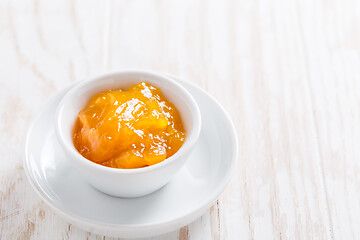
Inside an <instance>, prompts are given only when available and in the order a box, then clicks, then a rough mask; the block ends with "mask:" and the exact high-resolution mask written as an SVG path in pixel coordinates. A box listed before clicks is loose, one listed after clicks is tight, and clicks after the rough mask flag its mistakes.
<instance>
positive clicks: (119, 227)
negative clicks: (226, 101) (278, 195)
mask: <svg viewBox="0 0 360 240" xmlns="http://www.w3.org/2000/svg"><path fill="white" fill-rule="evenodd" d="M167 76H169V77H171V78H172V79H174V80H175V81H177V82H178V83H179V84H181V85H182V86H183V87H185V88H186V86H184V84H185V85H186V84H188V85H191V86H192V87H194V88H195V89H196V90H197V91H200V92H201V93H202V94H205V95H206V96H207V97H208V98H210V99H211V100H212V101H213V102H214V103H215V104H216V105H217V107H219V108H220V110H221V111H222V112H223V114H224V120H225V121H226V122H227V125H228V128H229V129H230V131H231V132H232V133H233V134H232V139H231V142H232V143H233V144H232V146H233V148H232V154H231V156H232V157H231V162H230V165H229V168H228V169H227V173H225V177H224V178H223V180H222V182H221V184H219V185H218V187H217V188H216V191H214V193H213V194H212V195H211V196H210V197H207V200H206V201H205V203H203V204H201V205H200V207H198V208H197V209H196V210H195V211H191V212H188V213H186V214H185V215H183V216H180V217H176V218H174V219H171V220H166V221H162V222H153V223H146V224H116V223H106V222H101V221H96V220H92V219H88V218H85V217H82V216H79V215H77V214H75V213H73V212H71V211H70V210H68V209H66V208H63V207H61V206H59V205H58V204H57V203H56V202H54V201H52V199H51V198H50V197H48V196H47V195H46V193H45V192H44V191H43V189H42V188H41V187H40V186H39V184H38V183H37V180H36V179H35V178H34V177H33V176H32V174H30V157H29V154H30V153H29V151H30V150H29V141H30V135H31V133H32V132H33V129H34V127H35V125H36V123H37V122H38V121H39V120H40V118H41V116H42V115H43V114H44V113H45V112H46V111H47V110H48V108H49V106H51V105H52V104H53V102H54V101H55V99H56V98H58V97H59V96H61V95H65V94H66V92H68V91H69V90H70V89H71V88H72V87H74V86H76V85H77V84H79V83H80V82H82V81H79V82H77V83H74V84H71V85H70V86H68V87H65V88H64V89H63V90H61V91H59V92H58V93H56V94H55V95H54V96H52V97H51V98H50V99H49V100H48V101H47V102H46V104H45V105H44V106H43V107H42V108H41V111H39V113H38V114H37V115H36V117H35V118H34V119H33V120H32V121H31V124H30V127H29V129H28V132H27V136H26V142H25V158H24V161H23V163H24V170H25V174H26V176H27V178H28V180H29V182H30V184H31V186H32V188H33V189H34V190H35V192H36V193H37V194H38V196H40V198H41V199H42V200H43V201H44V202H46V203H47V204H48V205H49V206H50V207H51V208H52V209H53V210H54V211H55V212H57V213H58V214H59V215H61V216H63V217H64V218H65V219H67V220H69V221H70V222H75V223H78V224H80V225H82V226H87V228H89V227H90V228H92V229H102V230H105V231H106V230H111V231H114V230H115V231H116V232H128V233H129V232H135V231H139V230H140V229H142V230H150V229H157V228H164V227H168V228H169V229H170V228H175V226H179V225H182V224H183V225H186V224H188V223H189V222H191V220H195V218H197V217H199V216H201V215H200V214H201V213H203V212H204V211H205V210H207V209H208V208H210V207H211V206H212V204H213V203H214V202H216V201H217V199H218V198H219V196H220V195H221V194H222V193H223V192H224V190H225V188H226V186H227V185H228V184H229V182H230V180H231V177H232V176H233V174H234V171H235V169H236V165H237V160H238V137H237V134H236V133H237V132H236V129H235V126H234V123H233V121H232V120H231V118H230V115H229V114H228V112H227V111H226V110H225V109H224V107H223V106H222V105H221V104H220V103H219V102H218V101H217V100H216V99H215V98H214V97H213V96H212V95H210V94H209V93H208V92H206V91H205V90H203V89H201V88H200V87H199V86H197V85H196V84H194V83H191V82H186V81H184V80H181V79H179V78H176V77H173V76H171V75H168V74H167ZM59 101H61V99H60V100H59ZM184 223H185V224H184Z"/></svg>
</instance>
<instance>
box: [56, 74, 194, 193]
mask: <svg viewBox="0 0 360 240" xmlns="http://www.w3.org/2000/svg"><path fill="white" fill-rule="evenodd" d="M141 81H146V82H148V83H150V84H152V85H154V86H156V87H158V88H160V89H161V91H162V93H163V95H164V96H165V97H166V98H167V100H168V101H170V102H172V103H173V104H174V105H175V107H176V108H177V109H178V111H179V113H180V116H181V119H182V122H183V125H184V128H185V131H186V138H185V142H184V144H183V145H182V146H181V148H180V149H179V150H178V151H177V152H176V153H175V154H174V155H173V156H171V157H169V158H167V159H165V160H164V161H162V162H160V163H158V164H155V165H152V166H148V167H144V168H137V169H117V168H110V167H106V166H102V165H99V164H96V163H94V162H92V161H90V160H88V159H86V158H84V157H83V156H82V155H81V154H80V153H79V152H78V151H77V150H76V148H75V147H74V145H73V140H72V134H73V127H74V124H75V121H76V119H77V117H78V113H79V112H80V111H81V110H82V109H83V108H84V107H85V105H86V104H87V103H88V101H89V100H90V98H91V97H92V96H93V95H94V94H96V93H99V92H102V91H106V90H109V89H112V90H115V89H126V88H128V87H129V86H131V85H134V84H137V83H139V82H141ZM200 129H201V116H200V110H199V107H198V106H197V104H196V102H195V100H194V98H193V97H192V96H191V94H190V93H189V92H188V91H187V90H186V89H185V88H183V87H182V86H181V85H179V84H178V83H177V82H175V81H174V80H172V79H171V78H169V77H167V76H164V75H161V74H157V73H153V72H147V71H122V72H116V73H111V74H106V75H101V76H98V77H95V78H92V79H89V80H85V81H83V82H80V83H78V84H76V85H75V86H74V87H73V88H71V89H70V90H69V92H68V93H66V95H65V96H64V97H63V99H62V100H61V102H60V104H59V106H58V108H57V113H56V134H57V138H58V141H59V142H60V144H61V146H62V147H63V149H64V151H65V153H66V154H67V155H68V157H69V158H70V161H71V162H72V163H73V164H74V166H75V167H76V168H77V170H78V171H79V172H80V173H81V175H82V176H83V177H84V179H85V180H86V181H87V182H88V183H89V184H91V185H92V186H93V187H95V188H96V189H98V190H100V191H102V192H104V193H106V194H109V195H112V196H117V197H128V198H131V197H140V196H144V195H147V194H149V193H152V192H154V191H156V190H158V189H159V188H161V187H162V186H164V185H165V184H166V183H168V182H169V181H170V180H171V179H172V178H173V177H174V175H175V174H176V173H177V172H178V171H179V170H180V169H181V167H182V166H183V165H184V164H185V162H186V161H187V160H188V158H189V156H190V153H191V151H192V149H193V147H194V145H195V143H196V141H197V139H198V137H199V134H200Z"/></svg>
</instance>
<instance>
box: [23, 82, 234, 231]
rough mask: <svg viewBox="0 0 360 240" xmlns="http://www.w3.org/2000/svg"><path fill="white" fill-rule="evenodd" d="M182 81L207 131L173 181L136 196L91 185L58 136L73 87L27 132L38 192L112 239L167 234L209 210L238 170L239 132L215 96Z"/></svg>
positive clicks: (30, 170)
mask: <svg viewBox="0 0 360 240" xmlns="http://www.w3.org/2000/svg"><path fill="white" fill-rule="evenodd" d="M179 82H180V83H181V84H182V85H183V86H184V87H185V88H186V89H187V90H188V91H190V93H191V94H192V95H193V97H194V98H195V100H196V101H197V103H198V105H199V107H200V110H201V115H202V130H201V134H200V138H199V141H198V143H197V145H196V147H195V149H194V151H193V153H192V155H191V158H190V159H189V161H188V162H187V163H186V165H185V166H184V168H183V169H182V170H181V171H180V172H179V173H178V174H177V175H176V176H175V177H174V179H173V180H172V181H171V182H170V183H169V184H167V185H166V186H165V187H163V188H162V189H160V190H158V191H156V192H155V193H152V194H150V195H148V196H145V197H141V198H133V199H124V198H116V197H111V196H108V195H105V194H103V193H101V192H99V191H97V190H95V189H94V188H92V187H91V186H90V185H88V184H87V183H86V182H85V180H83V179H82V177H81V176H79V175H78V173H77V172H76V170H75V169H73V168H72V167H71V164H70V163H69V161H70V160H69V159H67V158H66V157H65V155H64V153H63V151H62V149H61V147H60V146H59V144H58V142H57V140H56V137H55V132H54V122H55V119H54V117H55V110H56V107H57V105H58V103H59V101H60V99H61V98H62V97H63V95H64V94H65V93H66V91H67V90H68V89H69V88H68V89H65V90H63V91H62V92H60V93H58V94H57V95H56V96H54V97H53V98H52V99H51V100H50V101H49V103H48V104H47V105H46V106H45V108H44V109H43V111H42V112H41V113H40V114H39V116H38V117H37V118H36V119H35V120H34V122H33V124H32V126H31V128H30V131H29V133H28V136H27V142H26V152H25V153H26V158H25V162H24V168H25V172H26V174H27V177H28V179H29V181H30V183H31V185H32V186H33V188H34V189H35V191H36V192H37V193H38V194H39V196H40V197H41V198H42V199H43V200H44V201H45V202H46V203H47V204H49V205H50V206H51V207H52V208H53V209H54V210H55V211H56V212H57V213H59V214H60V215H61V216H63V217H64V218H65V219H66V220H67V221H68V222H70V223H72V224H74V225H75V226H78V227H79V228H81V229H83V230H85V231H89V232H93V233H97V234H101V235H106V236H112V237H149V236H154V235H158V234H163V233H166V232H170V231H173V230H176V229H178V228H180V227H182V226H184V225H186V224H188V223H190V222H192V221H193V220H195V219H196V218H198V217H200V216H201V215H202V214H204V213H205V211H206V210H207V209H208V208H209V207H210V206H211V205H212V204H213V203H214V202H215V201H216V199H217V198H218V197H219V195H220V194H221V193H222V192H223V190H224V189H225V187H226V185H227V184H228V182H229V180H230V176H231V172H232V170H233V169H234V168H235V164H236V158H237V140H236V133H235V129H234V126H233V124H232V122H231V120H230V118H229V116H228V115H227V114H226V112H225V111H224V109H223V108H222V107H221V106H220V105H219V104H218V103H217V102H216V101H215V100H214V99H213V98H212V97H211V96H210V95H208V94H207V93H206V92H204V91H203V90H201V89H200V88H198V87H196V86H195V85H192V84H189V83H186V82H183V81H179Z"/></svg>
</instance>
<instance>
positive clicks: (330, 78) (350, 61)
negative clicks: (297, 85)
mask: <svg viewBox="0 0 360 240" xmlns="http://www.w3.org/2000/svg"><path fill="white" fill-rule="evenodd" d="M310 2H311V1H308V2H306V3H303V4H304V6H303V8H304V11H303V12H302V14H301V16H300V17H301V18H302V19H303V25H302V35H303V38H304V51H305V54H306V55H305V57H306V59H307V68H308V81H309V89H310V92H311V98H312V111H313V117H314V122H315V125H316V131H317V144H318V146H319V149H320V156H321V161H322V165H323V168H324V177H325V182H326V191H327V195H328V206H329V211H330V212H329V214H330V216H331V225H332V227H333V236H334V239H359V238H360V230H359V228H358V225H359V223H360V218H359V216H360V192H359V189H360V178H359V172H360V163H359V161H358V159H359V156H360V151H359V147H358V146H357V145H358V143H359V140H360V128H359V120H360V108H359V103H360V101H359V100H360V84H359V83H360V82H359V78H360V69H359V64H360V56H359V53H360V52H359V51H360V41H359V40H360V39H359V36H360V35H359V34H360V5H359V2H357V1H343V2H340V1H335V2H330V3H318V4H317V5H312V4H309V3H310ZM313 19H316V24H314V22H313Z"/></svg>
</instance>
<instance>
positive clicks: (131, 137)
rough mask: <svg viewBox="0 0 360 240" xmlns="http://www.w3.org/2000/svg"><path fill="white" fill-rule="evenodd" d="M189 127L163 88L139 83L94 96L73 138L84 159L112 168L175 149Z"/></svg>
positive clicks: (144, 162)
mask: <svg viewBox="0 0 360 240" xmlns="http://www.w3.org/2000/svg"><path fill="white" fill-rule="evenodd" d="M184 141H185V131H184V128H183V125H182V122H181V118H180V115H179V113H178V111H177V109H176V108H175V106H174V105H173V104H172V103H170V102H169V101H167V99H166V98H165V97H164V96H163V95H162V93H161V91H160V89H158V88H156V87H154V86H152V85H150V84H148V83H145V82H140V83H138V84H136V85H133V86H131V87H130V88H129V89H128V90H126V91H123V90H115V91H111V90H109V91H105V92H101V93H98V94H96V95H94V96H93V97H92V98H91V100H90V101H89V103H88V104H87V105H86V106H85V108H84V109H83V110H81V111H80V113H79V116H78V119H77V120H76V123H75V127H74V133H73V142H74V146H75V148H76V149H77V150H78V151H79V153H80V154H81V155H82V156H84V157H85V158H87V159H89V160H90V161H93V162H95V163H98V164H101V165H104V166H108V167H112V168H141V167H146V166H150V165H154V164H156V163H159V162H161V161H163V160H165V159H166V158H168V157H170V156H172V155H173V154H174V153H176V152H177V151H178V150H179V148H180V147H181V146H182V144H183V143H184Z"/></svg>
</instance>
